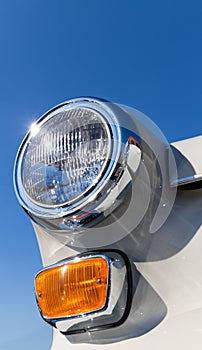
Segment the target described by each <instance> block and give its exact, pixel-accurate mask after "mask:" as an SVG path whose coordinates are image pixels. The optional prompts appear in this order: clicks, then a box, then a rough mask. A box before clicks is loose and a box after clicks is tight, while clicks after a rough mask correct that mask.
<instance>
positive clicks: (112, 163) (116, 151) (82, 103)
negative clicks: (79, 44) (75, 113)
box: [14, 99, 121, 219]
mask: <svg viewBox="0 0 202 350" xmlns="http://www.w3.org/2000/svg"><path fill="white" fill-rule="evenodd" d="M73 108H87V109H90V110H91V111H95V113H98V114H99V115H100V118H101V119H102V122H103V123H104V125H105V128H106V130H107V134H108V138H109V143H110V149H109V152H108V156H109V159H107V160H106V162H105V165H104V167H103V171H102V173H101V176H100V177H99V178H98V179H97V182H96V184H95V185H94V186H91V187H90V188H89V189H88V191H87V192H85V193H84V194H83V195H82V196H80V197H79V198H76V199H75V200H73V201H72V202H71V203H69V202H66V203H62V204H57V205H50V206H49V205H44V204H40V203H37V202H36V201H35V200H33V199H32V198H31V197H30V196H29V195H28V194H27V192H26V190H25V188H24V186H23V181H22V166H23V157H24V154H25V151H26V149H27V146H28V145H29V143H30V142H31V140H32V138H33V137H34V134H33V130H30V131H29V133H28V134H27V135H26V137H25V139H24V140H23V142H22V144H21V146H20V148H19V151H18V154H17V157H16V162H15V171H14V186H15V190H16V193H17V197H18V200H19V202H20V203H21V205H22V207H23V208H24V209H25V210H26V211H27V212H28V213H30V214H31V215H36V216H37V217H40V218H46V219H56V218H61V217H64V216H67V215H72V214H73V213H75V212H77V211H78V210H82V209H83V208H86V207H88V206H89V205H90V203H92V202H93V200H94V199H95V198H96V197H98V196H100V193H102V191H103V189H104V188H105V186H106V184H108V182H109V180H110V178H111V177H112V175H113V173H114V172H115V171H116V166H117V163H119V158H120V156H121V129H120V126H119V123H118V120H117V118H116V115H115V113H114V112H113V111H112V110H111V109H110V108H109V107H108V105H107V103H104V102H103V101H99V100H95V99H74V100H70V101H68V102H64V103H62V104H60V105H58V106H56V107H55V108H53V109H51V110H50V111H48V112H47V113H46V114H44V115H43V116H42V117H41V118H40V119H39V121H38V122H37V123H36V124H35V129H36V127H37V128H38V129H40V128H41V127H43V125H44V124H45V123H46V122H48V121H49V120H50V119H51V118H52V117H54V116H55V115H56V114H58V113H60V112H63V111H66V110H68V109H73Z"/></svg>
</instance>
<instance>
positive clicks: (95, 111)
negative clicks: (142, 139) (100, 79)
mask: <svg viewBox="0 0 202 350" xmlns="http://www.w3.org/2000/svg"><path fill="white" fill-rule="evenodd" d="M103 105H104V106H103ZM120 141H121V131H120V127H119V124H118V122H117V119H116V116H115V114H114V113H113V111H112V110H110V108H108V106H107V104H104V103H103V102H100V101H99V100H89V99H86V100H85V99H75V100H72V101H69V102H66V103H64V104H62V105H59V106H57V107H56V108H54V109H53V110H51V111H49V112H48V113H47V114H45V115H44V116H43V117H42V118H41V119H40V120H39V121H38V122H37V123H36V124H34V125H33V126H32V128H31V130H30V132H29V133H28V135H27V136H26V138H25V140H24V141H23V143H22V145H21V147H20V150H19V152H18V155H17V160H16V167H15V187H16V192H17V195H18V197H19V200H20V202H21V204H22V206H23V207H24V208H25V209H26V210H27V211H28V212H29V213H31V214H33V215H37V216H39V217H46V218H50V219H51V218H58V217H63V216H66V215H69V214H71V213H74V212H75V211H78V210H79V209H81V208H83V207H85V206H86V205H87V203H88V202H89V201H90V202H92V198H96V196H98V194H100V192H101V191H102V189H103V188H104V187H105V184H106V181H107V179H109V178H110V177H111V175H112V174H113V172H114V171H115V168H116V165H117V162H118V159H119V157H120V149H121V142H120Z"/></svg>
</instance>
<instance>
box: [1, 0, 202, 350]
mask: <svg viewBox="0 0 202 350" xmlns="http://www.w3.org/2000/svg"><path fill="white" fill-rule="evenodd" d="M201 18H202V2H201V0H198V1H197V0H193V1H186V0H182V1H181V0H175V1H173V0H169V1H167V0H164V1H162V0H153V1H150V0H141V1H136V0H124V1H119V0H110V1H109V0H100V1H99V0H85V1H84V0H83V1H82V0H68V1H67V0H59V1H57V2H56V1H51V0H49V1H46V0H42V1H41V0H30V1H25V0H17V1H14V0H13V1H11V0H7V1H1V2H0V50H1V52H0V106H1V139H0V145H1V171H0V180H1V181H0V188H1V202H0V209H1V210H0V213H1V222H2V224H1V255H0V263H1V275H0V286H1V288H0V300H1V321H0V326H1V335H0V349H2V350H11V349H12V350H13V349H15V350H24V349H26V350H27V349H29V350H33V349H37V350H38V349H43V350H46V349H49V348H50V344H51V329H50V327H49V326H48V325H46V324H45V323H44V322H43V321H42V320H41V318H40V316H39V314H38V311H37V307H36V304H35V300H34V294H33V277H34V275H35V273H36V272H37V271H38V270H39V269H40V268H41V266H42V265H41V260H40V255H39V251H38V247H37V243H36V239H35V236H34V232H33V229H32V226H31V224H30V221H29V218H27V217H26V215H25V214H24V212H23V210H22V209H21V208H20V206H19V205H18V203H17V200H16V197H15V194H14V190H13V184H12V171H13V163H14V158H15V154H16V152H17V148H18V146H19V145H20V142H21V141H22V138H23V137H24V135H25V133H26V132H27V131H28V128H29V126H30V125H31V123H32V122H33V121H35V120H36V119H37V118H38V117H39V116H40V115H41V114H43V113H44V112H45V111H46V110H48V109H50V108H51V107H53V106H54V105H56V104H58V103H60V102H62V101H64V100H67V99H69V98H72V97H77V96H83V95H84V96H87V95H88V96H98V97H103V98H106V99H108V100H111V101H114V102H118V103H121V104H125V105H129V106H132V107H134V108H136V109H139V110H140V111H141V112H143V113H145V114H146V115H147V116H149V117H150V118H151V119H153V121H154V122H155V123H156V124H157V125H158V126H159V127H160V128H161V130H162V131H163V133H164V134H165V136H166V137H167V139H168V140H169V141H174V140H178V139H183V138H187V137H191V136H195V135H199V134H201V126H202V20H201Z"/></svg>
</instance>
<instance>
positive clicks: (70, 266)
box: [35, 257, 109, 319]
mask: <svg viewBox="0 0 202 350" xmlns="http://www.w3.org/2000/svg"><path fill="white" fill-rule="evenodd" d="M108 277H109V264H108V261H107V259H105V258H104V257H88V258H82V259H80V260H78V261H77V260H76V261H70V262H66V263H64V264H62V265H58V266H54V267H50V268H49V269H46V270H43V271H42V272H40V273H39V274H38V275H37V276H36V279H35V291H36V298H37V302H38V305H39V308H40V310H41V312H42V314H43V316H44V317H45V318H47V319H49V318H52V319H53V318H62V317H71V316H77V315H82V314H86V313H91V312H95V311H98V310H101V309H103V308H104V307H105V305H106V301H107V290H108Z"/></svg>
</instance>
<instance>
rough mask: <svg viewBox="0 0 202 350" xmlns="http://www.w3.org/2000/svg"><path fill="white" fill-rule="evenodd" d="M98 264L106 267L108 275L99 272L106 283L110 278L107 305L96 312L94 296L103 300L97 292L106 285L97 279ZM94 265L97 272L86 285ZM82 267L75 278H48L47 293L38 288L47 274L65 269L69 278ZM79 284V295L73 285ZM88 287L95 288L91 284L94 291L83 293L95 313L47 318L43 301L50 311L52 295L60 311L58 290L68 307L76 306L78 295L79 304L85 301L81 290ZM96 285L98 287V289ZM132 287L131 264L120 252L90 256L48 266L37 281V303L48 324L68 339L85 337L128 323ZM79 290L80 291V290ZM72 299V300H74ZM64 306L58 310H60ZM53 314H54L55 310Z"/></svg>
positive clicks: (46, 283) (107, 284)
mask: <svg viewBox="0 0 202 350" xmlns="http://www.w3.org/2000/svg"><path fill="white" fill-rule="evenodd" d="M96 260H97V261H98V262H101V261H102V262H103V263H104V264H103V266H105V267H104V269H106V267H107V271H100V272H99V273H100V275H102V276H104V277H102V278H103V279H104V278H106V283H105V286H103V290H104V293H105V296H106V298H105V297H103V296H102V297H103V303H102V307H101V308H97V309H96V308H95V309H94V310H92V309H91V305H90V304H91V298H92V303H93V293H94V295H95V294H96V297H98V298H100V297H99V295H98V293H99V291H96V288H99V284H100V285H101V283H104V281H102V280H101V278H99V277H97V276H98V275H96V268H95V266H93V264H94V262H95V261H96ZM91 261H92V271H93V272H92V275H90V276H91V277H90V279H89V280H87V279H86V281H85V277H86V276H87V275H89V274H88V272H89V269H90V268H91ZM86 262H88V265H89V266H87V268H86V270H85V267H84V266H82V265H84V264H85V263H86ZM79 264H80V266H81V269H80V272H81V274H80V275H79V272H78V270H77V271H76V269H75V272H73V273H72V274H70V273H69V275H68V276H66V278H65V277H64V275H63V273H62V274H60V277H59V278H60V281H59V280H58V279H57V278H56V277H55V276H53V278H52V276H51V279H50V278H49V277H47V278H46V277H45V280H44V282H42V285H43V286H45V287H44V289H43V288H41V289H40V287H38V285H40V286H41V284H40V283H39V284H38V280H39V279H40V278H43V274H47V276H48V275H49V274H50V273H51V271H55V270H57V269H61V268H62V269H63V271H64V267H65V270H66V271H67V274H68V267H70V266H71V267H72V266H75V268H76V266H77V265H78V266H79ZM87 270H88V272H87ZM97 271H98V270H97ZM72 278H73V279H72ZM50 281H51V283H52V285H49V286H48V283H49V282H50ZM78 281H79V286H78V291H76V294H75V290H74V287H73V285H74V284H75V285H76V284H77V282H78ZM65 283H66V284H65ZM85 283H86V286H87V287H86V288H91V287H89V284H92V290H90V289H88V290H87V291H86V290H85V291H84V293H83V295H84V298H86V303H87V304H88V306H87V309H88V308H89V310H90V309H91V311H89V312H82V309H81V311H78V313H77V314H76V313H75V314H73V313H72V311H69V310H66V316H65V315H64V310H62V312H61V313H58V314H57V317H50V316H48V317H47V315H45V312H44V309H43V307H41V305H42V304H41V301H40V298H42V297H43V298H45V299H46V300H44V305H45V309H46V307H47V305H48V303H49V299H50V297H51V296H50V294H51V293H52V295H53V299H54V300H53V305H54V306H53V308H55V309H57V306H58V305H57V303H59V304H60V305H61V298H60V300H59V298H57V292H55V288H58V290H60V291H59V292H60V294H62V298H63V299H64V298H69V299H67V300H66V302H67V305H70V304H71V305H75V303H76V301H74V300H73V297H74V295H76V296H77V299H79V302H80V301H81V299H82V297H81V295H80V294H81V293H82V291H81V289H83V287H84V288H85V286H84V285H85ZM93 283H94V285H93ZM95 284H97V286H96V285H95ZM131 284H132V282H131V270H130V262H129V260H128V258H127V257H126V256H125V255H124V254H122V253H120V252H118V251H107V252H90V253H86V254H81V255H78V256H76V257H73V258H69V259H66V260H63V261H61V262H59V263H57V264H54V265H51V266H48V267H46V268H45V269H43V270H42V271H40V272H39V273H38V274H37V275H36V277H35V292H36V300H37V303H38V307H39V310H40V313H41V316H42V318H43V319H44V320H45V321H46V322H48V323H50V324H51V325H52V326H54V327H56V328H57V329H58V330H59V331H60V332H62V333H64V334H67V335H68V334H75V333H76V334H77V333H82V332H85V331H88V332H91V331H97V330H101V329H103V327H104V328H106V327H107V328H109V327H115V326H117V325H118V324H120V323H122V322H124V320H125V319H126V318H127V315H128V312H129V309H130V306H129V305H130V298H131ZM75 288H77V286H76V287H75ZM68 291H70V292H68ZM71 291H72V292H71ZM79 293H80V294H79ZM91 293H92V294H91ZM71 296H72V300H70V299H71ZM89 296H90V297H89ZM102 297H101V298H102ZM84 303H85V301H84ZM60 305H59V307H58V308H60ZM80 305H81V303H80ZM78 310H79V309H78ZM52 311H53V314H54V310H52Z"/></svg>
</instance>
